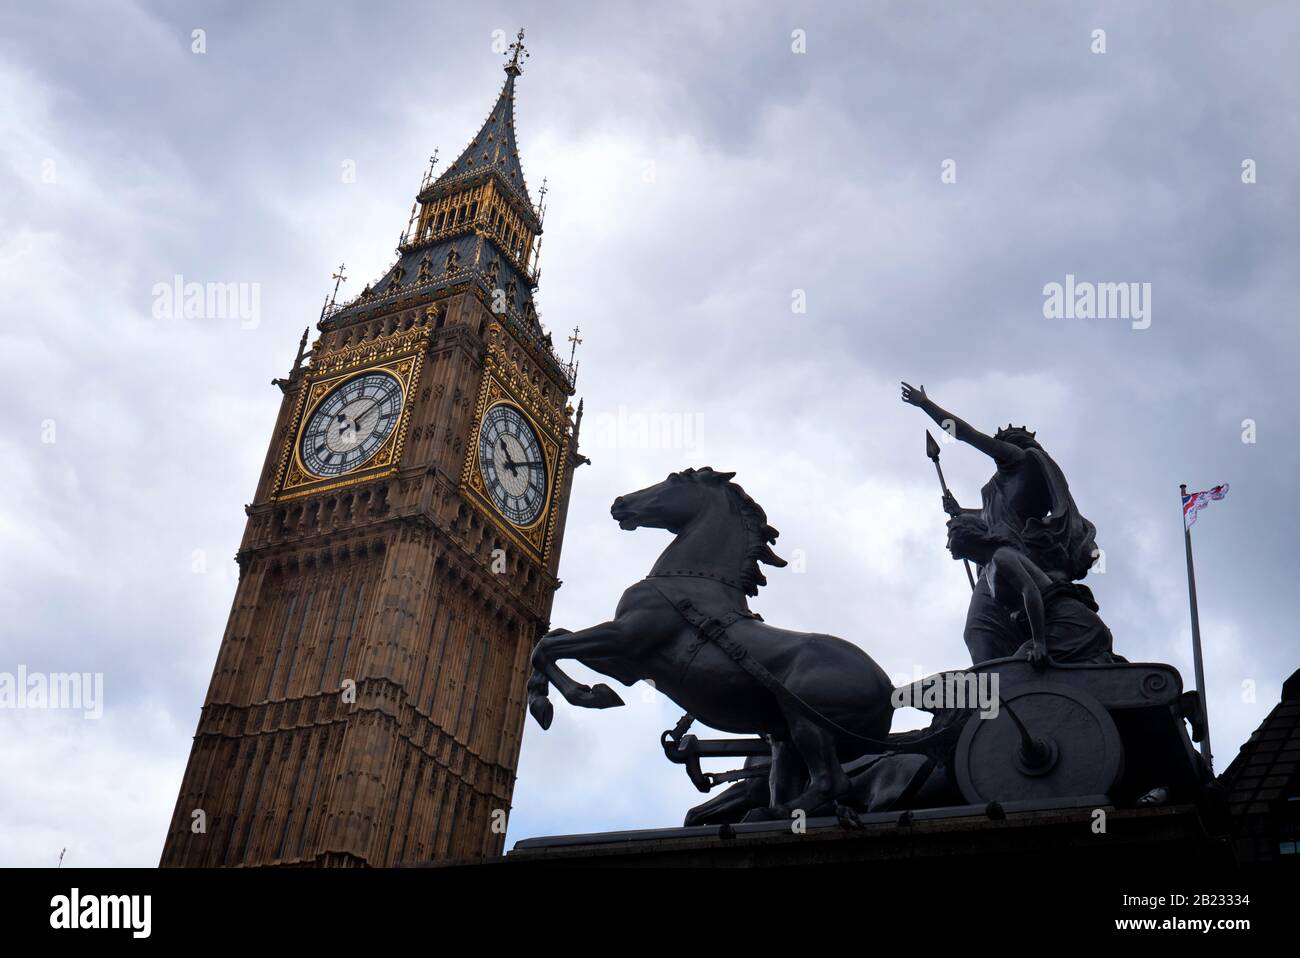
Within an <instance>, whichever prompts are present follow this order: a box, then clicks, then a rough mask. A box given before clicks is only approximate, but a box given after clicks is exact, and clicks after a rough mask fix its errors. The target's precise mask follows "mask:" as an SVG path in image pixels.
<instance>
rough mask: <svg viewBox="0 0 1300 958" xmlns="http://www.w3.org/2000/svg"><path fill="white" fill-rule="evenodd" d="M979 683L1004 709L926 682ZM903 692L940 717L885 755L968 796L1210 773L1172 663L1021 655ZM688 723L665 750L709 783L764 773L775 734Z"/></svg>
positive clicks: (1193, 711) (1175, 783)
mask: <svg viewBox="0 0 1300 958" xmlns="http://www.w3.org/2000/svg"><path fill="white" fill-rule="evenodd" d="M994 677H996V681H995V682H994V681H992V680H993V679H994ZM972 680H974V681H975V682H983V683H984V685H983V687H985V688H990V689H994V690H995V693H994V695H995V699H996V708H986V709H980V708H974V707H970V706H969V705H967V706H966V707H960V708H958V707H943V706H942V705H939V706H934V705H927V704H926V696H925V692H926V690H929V689H935V688H944V687H946V688H953V687H961V686H967V687H969V686H970V684H971V683H972ZM896 694H898V695H899V697H900V698H902V700H904V701H909V702H911V703H914V704H916V707H918V708H920V709H922V710H923V711H928V712H930V713H931V714H932V716H933V718H932V721H931V724H930V726H929V727H928V728H926V729H921V730H918V731H913V732H900V733H892V734H890V735H889V737H888V739H887V740H886V742H885V743H882V745H884V746H885V747H884V748H882V749H881V751H882V752H883V753H884V754H891V753H892V754H899V755H904V754H918V753H919V754H925V755H928V756H930V757H931V758H933V759H934V761H935V764H936V765H937V766H940V767H942V768H943V770H944V773H945V774H946V777H947V781H948V783H949V787H950V790H953V789H955V791H956V792H957V793H958V794H959V796H960V800H961V801H964V802H965V803H967V804H971V805H987V804H988V803H991V802H997V803H1006V802H1051V801H1056V800H1061V799H1069V798H1073V797H1080V796H1093V797H1095V796H1105V797H1106V798H1108V799H1109V800H1111V801H1112V802H1113V803H1115V804H1118V805H1129V804H1135V803H1137V802H1138V801H1139V800H1140V799H1141V798H1142V797H1143V796H1144V795H1147V794H1148V793H1150V792H1151V790H1152V789H1156V788H1165V789H1167V790H1168V793H1169V794H1170V795H1173V796H1178V797H1180V798H1183V797H1186V798H1194V797H1195V796H1196V795H1198V794H1199V790H1200V788H1201V786H1202V785H1203V784H1204V783H1205V782H1206V781H1207V780H1208V779H1209V772H1208V770H1207V769H1206V767H1205V763H1204V762H1203V761H1202V759H1201V757H1200V755H1199V754H1198V753H1197V752H1196V750H1195V749H1194V747H1193V746H1192V741H1193V739H1194V740H1196V741H1199V740H1200V738H1201V735H1202V734H1203V728H1204V722H1203V711H1202V706H1201V700H1200V696H1199V694H1198V693H1197V692H1195V691H1190V692H1184V691H1183V688H1182V679H1181V677H1180V676H1179V674H1178V671H1177V670H1176V669H1175V668H1173V666H1170V665H1163V664H1159V663H1127V662H1122V663H1110V664H1082V665H1072V664H1061V665H1058V664H1048V665H1047V666H1046V667H1044V668H1036V667H1035V666H1034V665H1032V664H1031V663H1030V662H1028V661H1026V660H1025V659H1021V658H1005V659H994V660H991V661H988V662H984V663H981V664H979V665H976V666H973V667H971V668H969V669H965V670H961V671H957V672H946V673H940V674H939V675H937V676H931V677H929V678H927V679H921V680H918V681H917V682H914V683H912V684H911V686H909V687H903V688H900V689H898V690H896ZM690 724H691V717H690V716H686V717H684V718H683V721H682V722H679V723H678V725H677V727H676V728H675V729H672V730H669V731H666V732H664V733H663V736H662V739H661V741H662V745H663V749H664V754H665V755H666V756H667V757H668V759H669V760H670V761H672V762H674V763H677V764H680V765H683V766H685V768H686V771H687V774H688V775H689V776H690V779H691V781H692V783H694V785H695V786H696V787H697V788H698V789H699V790H700V791H702V792H710V791H712V790H713V789H714V788H716V787H717V786H719V785H722V784H726V783H732V782H743V781H745V780H747V779H759V778H761V777H762V776H763V775H764V774H766V770H765V767H764V765H765V763H764V762H763V756H766V755H769V754H770V749H769V746H768V743H767V742H766V740H764V739H762V738H756V737H747V738H717V739H701V738H699V737H698V736H696V735H693V734H691V733H690V732H689V731H688V729H689V727H690ZM1189 724H1190V726H1191V735H1190V736H1189V734H1188V725H1189ZM742 756H743V757H746V758H747V759H748V762H747V767H745V768H742V769H736V770H733V771H729V772H721V773H717V772H708V771H705V770H704V769H703V768H702V767H701V761H702V760H708V759H717V758H726V757H732V758H735V757H742ZM878 757H879V756H867V757H864V758H860V759H857V760H855V761H853V762H849V763H846V764H845V765H844V770H845V772H847V773H848V774H849V775H850V777H852V776H853V775H854V774H855V773H856V772H858V771H859V770H860V769H862V768H865V767H866V766H867V765H868V764H870V763H871V762H873V761H875V760H877V759H878ZM956 797H957V796H956V795H954V796H953V798H956Z"/></svg>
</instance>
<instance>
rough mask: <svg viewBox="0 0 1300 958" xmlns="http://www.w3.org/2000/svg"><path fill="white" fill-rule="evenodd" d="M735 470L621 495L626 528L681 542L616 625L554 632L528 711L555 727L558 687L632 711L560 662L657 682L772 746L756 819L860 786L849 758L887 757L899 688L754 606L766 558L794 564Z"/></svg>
mask: <svg viewBox="0 0 1300 958" xmlns="http://www.w3.org/2000/svg"><path fill="white" fill-rule="evenodd" d="M734 475H735V473H733V472H715V471H714V470H713V469H712V468H710V467H708V466H706V467H704V468H702V469H687V470H685V471H683V472H676V473H673V474H671V475H670V476H668V478H667V479H666V480H664V481H663V482H660V483H658V484H657V485H653V486H650V487H648V488H646V489H642V490H640V491H639V492H632V493H628V494H627V495H624V496H619V497H618V498H617V499H615V500H614V504H613V506H612V507H611V508H610V514H611V515H612V516H613V517H614V519H615V520H616V521H617V522H618V524H619V526H620V527H622V528H623V529H637V528H640V527H643V526H644V527H648V528H653V529H667V530H668V531H669V532H672V533H673V534H674V535H675V536H676V538H675V539H674V540H673V542H672V543H671V544H670V545H669V546H668V548H667V549H665V550H664V551H663V554H662V555H660V556H659V559H658V561H657V562H655V564H654V567H653V568H652V569H651V570H650V574H649V575H647V576H646V577H645V578H644V579H642V580H641V581H640V582H637V583H636V584H634V585H632V586H631V587H630V588H628V589H627V590H626V591H625V592H624V593H623V597H622V598H621V599H620V600H619V603H618V608H617V609H616V611H615V614H614V618H613V619H611V620H610V621H608V622H602V623H600V624H599V625H594V626H591V627H590V628H587V629H582V630H580V631H578V632H570V631H568V630H566V629H555V630H554V631H552V632H550V633H549V634H547V635H546V636H545V637H543V638H542V639H541V641H540V642H538V644H537V646H536V648H535V649H534V651H533V659H532V664H533V668H534V672H533V676H532V678H531V679H530V680H529V683H528V691H529V696H528V708H529V711H530V712H532V714H533V717H534V718H536V719H537V721H538V723H539V724H540V725H541V726H542V728H549V727H550V724H551V719H552V717H553V708H552V706H551V703H550V701H549V700H548V699H547V697H546V694H547V689H548V684H553V685H554V686H555V687H556V689H558V690H559V692H560V694H561V695H563V696H564V698H565V699H566V700H567V701H568V702H570V703H571V704H573V705H580V706H583V707H585V708H598V709H600V708H610V707H612V706H616V705H622V704H623V700H622V699H621V698H619V696H618V693H616V692H615V691H614V690H613V689H611V688H610V687H609V686H608V685H604V684H600V685H596V686H586V685H582V684H580V683H579V682H577V681H575V680H574V679H573V678H571V677H570V676H568V675H566V674H565V673H564V672H563V671H562V670H561V669H560V668H559V666H558V665H557V663H558V662H559V660H561V659H576V660H577V661H579V662H581V663H582V664H583V665H586V666H587V667H588V668H591V669H593V670H595V671H597V672H600V673H602V674H604V675H608V676H611V677H612V678H615V679H618V680H619V681H620V682H622V683H623V684H624V685H632V684H633V683H635V682H638V681H641V680H646V681H649V682H652V683H653V684H654V687H655V688H656V689H658V690H659V691H660V692H662V693H664V694H665V695H667V696H668V697H669V698H670V699H672V700H673V701H674V702H676V703H677V704H678V705H680V706H681V707H682V708H684V709H685V710H686V711H688V712H690V713H692V714H693V715H695V716H696V717H698V718H699V719H700V721H702V722H704V723H705V724H706V725H709V726H711V727H713V728H715V729H719V730H721V731H724V732H732V733H748V734H756V735H763V736H766V737H767V738H768V741H769V742H770V743H771V746H772V771H771V779H770V784H771V795H772V805H771V807H770V808H767V809H756V810H755V812H751V813H750V815H749V816H747V817H748V818H785V817H788V816H789V815H790V813H791V811H792V810H794V809H803V810H805V811H806V812H807V813H808V814H812V813H813V810H814V809H816V808H818V807H819V806H823V805H825V804H826V803H828V802H835V801H836V800H837V799H839V798H840V797H841V796H842V795H844V794H845V793H846V792H847V791H848V789H849V779H848V776H847V775H846V774H845V773H844V770H843V768H842V767H841V763H842V762H846V761H850V760H852V759H854V758H857V757H858V756H860V755H863V754H866V753H868V752H871V751H878V749H873V747H872V740H876V741H877V742H878V740H882V739H884V738H885V736H886V735H887V734H888V733H889V727H890V722H891V719H892V716H893V707H892V705H891V704H890V691H891V689H892V685H891V683H890V681H889V678H888V677H887V676H886V675H885V673H884V671H883V670H882V669H881V668H880V666H878V665H877V664H876V663H875V662H874V661H873V660H872V659H871V657H870V656H869V655H867V654H866V653H865V652H863V651H862V650H861V649H860V648H858V647H857V646H856V645H853V644H852V643H850V642H846V641H844V640H843V639H839V638H836V637H835V636H832V635H816V634H811V633H806V632H791V631H787V630H785V629H777V628H774V627H772V626H770V625H766V624H765V623H763V621H762V619H761V618H759V617H758V616H756V615H754V614H753V613H752V612H750V611H749V603H748V601H747V598H746V597H747V596H752V595H757V594H758V587H759V586H761V585H766V584H767V579H766V578H764V576H763V573H762V571H761V570H760V569H759V567H758V564H759V563H760V562H763V563H766V564H767V565H773V566H783V565H785V564H786V563H785V561H784V560H783V559H780V558H778V557H777V556H776V554H775V553H774V552H773V551H772V550H771V548H770V544H771V543H774V542H775V541H776V538H777V531H776V530H775V529H773V528H772V527H771V526H769V525H768V524H767V516H766V514H765V513H764V512H763V509H762V508H761V507H760V506H759V505H758V503H756V502H755V501H754V500H753V499H751V498H750V497H749V496H748V495H747V494H746V493H745V490H744V489H742V488H741V487H740V486H738V485H737V484H736V483H734V482H732V481H731V479H732V477H733V476H734ZM702 623H703V625H702ZM724 626H725V633H722V634H721V636H720V635H719V631H718V630H719V629H720V628H721V627H724ZM746 657H750V658H751V659H752V661H750V662H748V663H745V664H744V667H742V663H741V661H740V660H741V659H744V658H746ZM756 674H757V675H758V676H759V677H757V678H756ZM764 676H765V678H764Z"/></svg>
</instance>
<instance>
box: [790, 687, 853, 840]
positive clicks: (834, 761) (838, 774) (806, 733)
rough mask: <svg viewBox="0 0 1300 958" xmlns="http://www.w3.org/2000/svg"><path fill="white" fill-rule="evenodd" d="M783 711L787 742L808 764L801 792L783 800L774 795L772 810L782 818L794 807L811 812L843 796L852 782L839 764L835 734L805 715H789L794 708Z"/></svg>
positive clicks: (805, 763)
mask: <svg viewBox="0 0 1300 958" xmlns="http://www.w3.org/2000/svg"><path fill="white" fill-rule="evenodd" d="M785 713H786V714H785V720H786V725H787V727H788V728H789V730H790V741H791V743H792V744H793V746H794V748H795V750H796V751H797V752H798V753H799V757H800V758H802V759H803V763H804V765H806V766H807V767H808V780H807V785H806V787H805V789H804V791H803V792H802V793H801V794H799V795H796V796H795V797H793V798H791V799H788V800H786V801H783V802H777V801H776V800H775V798H774V800H773V802H772V805H773V808H772V811H773V812H776V813H777V814H778V815H779V817H782V818H784V817H786V816H788V815H790V814H791V813H792V812H793V811H795V810H797V809H803V811H804V812H806V813H807V814H809V815H811V814H812V813H813V811H814V810H815V809H817V808H820V807H821V806H823V805H825V804H826V803H827V802H833V801H835V800H836V799H838V798H840V797H841V796H842V795H845V794H846V793H847V792H848V791H849V790H850V789H851V788H852V784H853V783H852V782H851V781H850V780H849V777H848V775H846V774H845V773H844V768H843V767H842V766H841V765H840V759H839V754H838V750H837V749H836V747H835V736H834V735H832V734H831V733H830V732H829V731H827V730H826V729H824V728H822V726H820V725H818V724H817V723H816V722H814V721H813V720H812V719H810V718H808V717H807V716H804V715H802V714H797V713H796V714H792V713H794V710H793V709H789V710H785Z"/></svg>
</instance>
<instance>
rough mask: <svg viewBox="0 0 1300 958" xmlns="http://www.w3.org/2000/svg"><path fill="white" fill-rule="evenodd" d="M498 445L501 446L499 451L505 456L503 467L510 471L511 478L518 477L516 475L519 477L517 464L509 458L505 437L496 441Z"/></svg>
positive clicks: (508, 448)
mask: <svg viewBox="0 0 1300 958" xmlns="http://www.w3.org/2000/svg"><path fill="white" fill-rule="evenodd" d="M498 443H499V445H500V446H501V451H502V452H504V453H505V454H506V462H505V466H506V468H507V469H509V470H510V475H512V476H518V475H519V463H517V462H515V461H514V460H513V459H511V458H510V447H509V446H507V445H506V439H505V436H502V437H501V439H500V440H498Z"/></svg>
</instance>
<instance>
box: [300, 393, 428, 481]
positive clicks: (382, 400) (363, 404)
mask: <svg viewBox="0 0 1300 958" xmlns="http://www.w3.org/2000/svg"><path fill="white" fill-rule="evenodd" d="M402 401H403V394H402V386H401V384H400V383H399V382H398V381H397V379H396V377H394V376H393V375H392V374H391V373H387V372H381V371H378V370H372V371H370V372H365V373H361V374H360V375H357V376H353V377H352V378H350V379H346V380H344V381H343V382H342V383H340V384H339V385H337V386H335V387H334V388H333V389H331V390H330V391H329V392H328V393H327V394H326V395H325V397H324V398H323V399H321V400H320V401H319V402H318V403H317V404H316V406H315V408H314V409H313V410H312V411H311V412H309V413H308V418H307V425H306V426H305V427H304V429H303V433H302V436H303V438H302V441H301V443H300V445H299V456H300V457H301V459H302V464H303V466H305V467H306V469H307V471H308V472H309V473H311V474H312V475H314V476H318V477H321V478H327V477H330V476H338V475H342V474H343V473H344V472H350V471H352V470H354V469H359V468H361V467H362V466H364V465H365V464H366V463H367V462H369V461H370V459H371V458H372V457H373V456H374V455H375V453H377V452H378V451H379V450H380V449H381V448H382V447H383V445H384V444H385V443H386V442H387V441H388V438H389V437H390V436H391V435H392V433H393V430H394V429H395V428H396V427H397V422H398V414H399V413H400V412H401V409H402Z"/></svg>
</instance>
